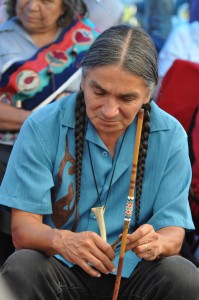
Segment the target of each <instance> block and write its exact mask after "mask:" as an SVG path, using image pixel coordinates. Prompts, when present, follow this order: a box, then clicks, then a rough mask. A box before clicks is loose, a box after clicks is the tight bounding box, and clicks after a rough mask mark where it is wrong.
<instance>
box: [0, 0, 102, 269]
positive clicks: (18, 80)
mask: <svg viewBox="0 0 199 300" xmlns="http://www.w3.org/2000/svg"><path fill="white" fill-rule="evenodd" d="M7 7H8V12H9V16H13V17H12V18H10V19H9V20H8V21H7V22H5V23H4V24H2V25H1V26H0V76H1V80H0V182H1V181H2V179H3V176H4V173H5V169H6V166H7V162H8V159H9V156H10V153H11V151H12V147H13V144H14V142H15V140H16V138H17V136H18V132H19V130H20V128H21V125H22V124H23V122H24V120H25V119H26V118H27V117H28V116H29V114H30V113H31V112H32V110H33V109H34V108H35V107H37V106H38V105H39V104H40V103H41V102H42V101H44V100H45V99H46V98H47V97H48V96H49V95H51V94H52V93H53V92H54V91H56V90H57V89H58V88H59V87H60V86H61V85H62V84H63V83H64V82H65V81H66V80H67V79H68V78H70V77H71V76H72V75H73V74H74V73H75V72H76V71H77V69H78V68H79V64H80V61H81V60H82V58H83V57H84V55H85V53H86V51H87V50H88V48H89V47H90V45H91V43H92V42H93V40H94V39H95V38H96V36H98V30H96V27H95V25H94V24H93V23H92V22H91V21H90V20H89V19H88V18H87V17H86V14H87V7H86V5H85V3H84V2H83V1H79V0H70V1H69V0H51V1H42V0H16V1H11V0H10V1H9V2H7ZM77 88H78V86H77ZM19 108H20V109H19ZM0 245H1V250H0V265H1V264H2V263H3V261H4V260H5V259H6V258H7V256H9V254H10V253H11V252H12V251H13V250H14V248H13V245H12V240H11V236H10V213H9V212H7V211H4V210H2V211H1V210H0Z"/></svg>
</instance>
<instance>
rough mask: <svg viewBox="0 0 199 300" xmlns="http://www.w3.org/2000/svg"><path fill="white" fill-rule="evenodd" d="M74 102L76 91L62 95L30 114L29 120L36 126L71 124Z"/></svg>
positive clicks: (72, 121)
mask: <svg viewBox="0 0 199 300" xmlns="http://www.w3.org/2000/svg"><path fill="white" fill-rule="evenodd" d="M75 103H76V93H74V94H71V95H69V96H65V97H62V98H61V99H60V100H57V101H55V102H53V103H50V104H48V105H46V106H44V107H42V108H40V109H39V110H38V111H35V112H33V114H32V115H30V117H29V120H31V121H32V122H33V123H34V124H35V125H36V126H38V127H40V126H42V127H43V126H45V124H46V125H47V126H60V124H64V125H65V126H72V127H73V123H74V112H75Z"/></svg>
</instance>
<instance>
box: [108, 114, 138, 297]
mask: <svg viewBox="0 0 199 300" xmlns="http://www.w3.org/2000/svg"><path fill="white" fill-rule="evenodd" d="M143 119H144V110H143V109H140V111H139V113H138V123H137V130H136V137H135V147H134V155H133V162H132V170H131V181H130V188H129V196H128V199H127V203H126V213H125V217H124V225H123V233H122V242H121V248H120V258H119V263H118V270H117V276H116V280H115V287H114V292H113V297H112V300H117V298H118V294H119V288H120V282H121V277H122V267H123V262H124V253H125V248H126V240H127V234H128V230H129V226H130V222H131V217H132V212H133V204H134V192H135V180H136V171H137V162H138V154H139V148H140V140H141V133H142V125H143Z"/></svg>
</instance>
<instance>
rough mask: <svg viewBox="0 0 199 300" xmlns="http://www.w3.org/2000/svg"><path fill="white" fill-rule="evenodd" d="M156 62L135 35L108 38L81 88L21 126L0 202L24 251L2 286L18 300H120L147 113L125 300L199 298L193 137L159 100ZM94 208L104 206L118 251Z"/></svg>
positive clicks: (89, 58) (110, 33)
mask: <svg viewBox="0 0 199 300" xmlns="http://www.w3.org/2000/svg"><path fill="white" fill-rule="evenodd" d="M157 81H158V74H157V53H156V50H155V47H154V44H153V42H152V41H151V39H150V37H149V36H148V35H147V34H146V33H145V32H144V31H143V30H141V29H139V28H131V27H128V26H124V25H119V26H116V27H112V28H110V29H108V30H106V31H104V32H103V33H102V34H101V35H100V36H99V37H98V38H97V39H96V40H95V42H94V43H93V44H92V46H91V48H90V49H89V51H88V52H87V54H86V56H85V57H84V59H83V61H82V81H81V90H80V91H79V93H78V94H72V95H70V96H68V97H65V98H63V99H61V100H60V101H58V102H57V103H54V104H50V105H48V106H47V107H45V108H42V109H40V110H39V111H38V112H36V113H34V114H32V115H31V116H30V117H29V118H28V119H27V121H26V122H25V123H24V125H23V126H22V129H21V132H20V135H19V137H18V139H17V142H16V144H15V146H14V149H13V152H12V154H11V158H10V160H9V164H8V168H7V171H6V175H5V177H4V181H3V183H2V186H1V188H0V203H1V204H3V205H6V206H9V207H12V236H13V242H14V245H15V247H16V249H17V251H16V252H15V253H14V254H12V255H11V256H10V257H9V258H8V259H7V261H6V262H5V264H4V265H3V267H2V269H1V272H0V278H1V279H2V280H3V282H4V283H5V284H6V286H7V287H8V289H9V291H10V292H12V293H13V295H14V296H15V297H16V299H20V300H27V299H32V300H35V299H51V300H53V299H67V300H68V299H71V300H74V299H79V300H80V299H81V300H82V299H86V300H87V299H112V294H113V289H114V284H115V278H116V276H115V274H116V271H117V270H116V269H117V266H118V258H119V248H120V247H118V246H111V244H112V243H113V242H114V241H115V240H116V239H117V238H118V236H119V235H120V234H121V232H122V228H123V219H124V214H125V207H126V198H127V196H128V191H129V184H130V174H131V166H132V157H133V149H134V146H135V133H136V127H137V115H138V112H139V111H140V108H143V109H144V122H143V130H142V137H141V147H140V153H139V158H138V169H137V180H136V195H135V202H136V203H135V210H134V211H133V216H132V220H131V224H130V230H129V234H128V239H127V244H126V249H125V250H126V252H125V257H124V264H123V270H122V279H121V285H120V291H119V299H121V300H122V299H125V300H126V299H129V300H133V299H145V300H152V299H153V300H162V299H165V300H173V299H178V300H181V299H192V300H197V299H199V272H198V269H197V268H196V267H195V266H194V265H193V264H192V263H191V262H189V261H187V260H186V259H184V258H182V257H181V256H179V251H180V248H181V246H182V242H183V238H184V234H185V230H192V229H194V226H193V222H192V219H191V213H190V208H189V205H188V190H189V184H190V178H191V169H190V162H189V155H188V147H187V136H186V134H185V132H184V130H183V129H182V126H181V125H180V124H179V122H178V121H177V120H175V119H174V118H173V117H171V116H170V115H168V114H167V113H165V112H164V111H162V110H161V109H160V108H158V107H157V105H156V104H155V103H154V102H153V100H152V97H153V92H154V89H155V87H156V84H157ZM93 207H95V208H96V207H103V208H105V213H104V220H105V224H106V234H107V241H105V240H104V239H103V238H102V237H101V236H100V232H99V228H98V224H97V220H96V218H95V215H94V214H93V210H92V208H93Z"/></svg>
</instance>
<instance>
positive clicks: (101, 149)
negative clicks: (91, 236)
mask: <svg viewBox="0 0 199 300" xmlns="http://www.w3.org/2000/svg"><path fill="white" fill-rule="evenodd" d="M75 98H76V94H74V95H72V96H69V97H67V98H63V99H62V100H60V101H58V102H55V103H53V104H50V105H48V106H46V107H44V108H42V109H40V110H39V111H38V112H35V113H33V114H32V115H31V116H30V117H29V118H28V119H27V120H26V122H25V123H24V125H23V126H22V129H21V131H20V134H19V137H18V139H17V142H16V144H15V146H14V149H13V152H12V154H11V158H10V161H9V164H8V167H7V172H6V175H5V177H4V180H3V183H2V186H1V187H0V203H1V204H3V205H6V206H9V207H14V208H17V209H20V210H25V211H29V212H32V213H36V214H42V215H44V222H45V223H46V224H48V225H49V226H51V227H53V228H54V227H55V225H56V227H58V228H62V229H71V227H72V224H73V220H74V218H73V215H72V217H70V218H69V219H68V220H67V218H65V215H64V213H66V214H67V212H68V211H70V210H71V211H72V209H73V203H74V195H75V192H74V191H75V175H74V169H73V167H74V159H75V137H74V127H75ZM136 121H137V120H136V119H135V120H134V121H133V122H132V124H131V125H130V126H129V128H128V129H127V132H126V135H125V138H124V142H123V145H122V148H121V151H120V153H119V156H118V159H117V162H116V168H115V172H114V176H113V180H112V185H111V189H110V194H109V197H108V199H107V203H106V212H105V214H104V218H105V224H106V231H107V240H108V242H109V243H112V242H113V241H114V240H115V239H116V238H117V237H118V235H119V234H120V233H121V232H122V229H123V221H124V215H125V207H126V200H127V196H128V191H129V183H130V175H131V166H132V158H133V149H134V142H135V132H136ZM150 131H151V132H150V137H149V144H148V152H147V158H146V164H145V174H144V181H143V188H142V197H141V209H140V218H139V222H140V224H144V223H149V224H152V225H153V227H154V229H155V230H158V229H160V228H163V227H167V226H180V227H183V228H186V229H193V228H194V226H193V222H192V218H191V212H190V209H189V203H188V190H189V185H190V178H191V168H190V162H189V156H188V147H187V136H186V133H185V132H184V130H183V128H182V126H181V125H180V124H179V122H178V121H177V120H176V119H174V118H173V117H172V116H170V115H168V114H167V113H165V112H163V111H162V110H161V109H160V108H158V107H157V105H156V104H155V103H154V102H152V110H151V130H150ZM121 140H122V136H121V137H120V138H119V140H118V142H117V145H116V150H115V155H114V158H112V157H111V155H110V154H109V151H108V149H107V147H106V146H105V144H104V143H103V141H102V140H101V139H100V137H99V135H98V134H97V132H96V130H95V128H94V126H93V125H92V123H90V122H88V125H87V128H86V134H85V143H84V155H83V165H82V180H81V197H80V201H79V214H80V218H79V223H78V227H77V231H79V232H80V231H94V232H97V233H99V228H98V225H97V221H96V218H94V215H93V213H92V212H91V208H92V207H95V206H100V203H99V201H97V192H96V187H95V184H94V178H93V174H92V169H91V164H90V160H89V153H88V145H87V142H89V143H90V150H91V156H92V162H93V168H94V172H95V177H96V181H97V187H98V190H99V192H100V193H101V202H102V204H104V201H105V199H106V195H107V191H108V188H109V184H110V180H111V175H112V169H113V165H114V163H115V159H116V157H117V153H118V150H119V147H120V143H121ZM66 141H67V142H66ZM66 146H67V147H66ZM66 149H67V151H66ZM66 152H67V153H68V154H67V156H66V159H65V167H64V169H63V173H62V184H61V186H60V188H59V189H57V187H58V180H57V175H58V172H59V170H60V169H59V167H60V164H61V162H62V163H63V158H64V155H65V153H66ZM55 188H56V190H57V193H54V190H55ZM73 192H74V194H73ZM52 194H54V195H56V199H55V200H52ZM64 196H66V197H65V198H64ZM64 199H65V200H64ZM58 201H60V202H58ZM64 201H65V202H64ZM58 203H59V204H58ZM56 204H58V205H56ZM65 220H67V221H66V222H65ZM134 224H135V211H133V216H132V220H131V227H130V232H132V228H133V226H134ZM58 258H59V259H61V260H63V261H64V262H65V263H67V264H69V265H71V264H70V263H69V262H67V261H65V259H64V258H63V257H61V256H60V255H58ZM118 258H119V249H116V259H115V265H116V266H117V263H118ZM139 261H140V258H138V257H137V256H136V255H135V254H134V252H132V251H128V252H127V253H125V258H124V266H123V274H122V275H123V276H124V277H128V276H129V275H130V274H131V272H132V271H133V269H134V268H135V267H136V265H137V263H138V262H139Z"/></svg>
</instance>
